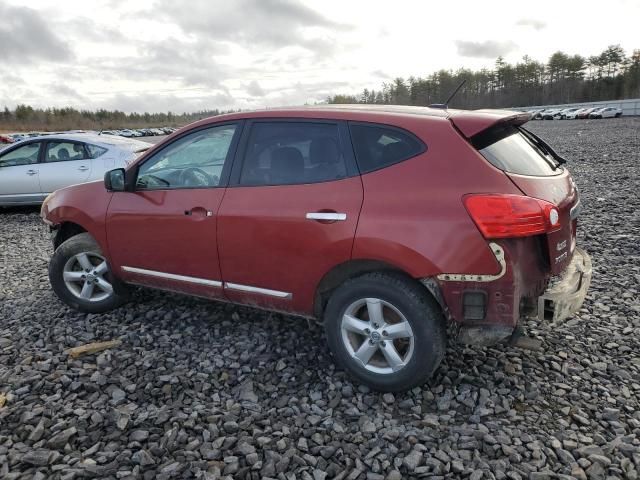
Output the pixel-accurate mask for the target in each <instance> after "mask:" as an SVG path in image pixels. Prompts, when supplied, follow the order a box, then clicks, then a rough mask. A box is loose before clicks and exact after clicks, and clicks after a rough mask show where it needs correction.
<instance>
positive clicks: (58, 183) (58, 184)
mask: <svg viewBox="0 0 640 480" xmlns="http://www.w3.org/2000/svg"><path fill="white" fill-rule="evenodd" d="M38 167H39V170H40V172H39V173H40V175H39V176H40V189H41V190H42V193H43V194H44V195H48V194H49V193H51V192H54V191H56V190H58V189H59V188H63V187H68V186H69V185H76V184H78V183H83V182H86V181H87V180H88V179H89V175H90V174H91V158H90V156H89V154H88V152H87V150H86V148H85V146H84V144H83V143H81V142H73V141H69V140H48V141H47V142H46V144H45V148H44V155H43V156H42V162H41V163H40V165H39V166H38Z"/></svg>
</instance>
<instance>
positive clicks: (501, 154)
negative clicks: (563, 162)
mask: <svg viewBox="0 0 640 480" xmlns="http://www.w3.org/2000/svg"><path fill="white" fill-rule="evenodd" d="M472 143H473V145H474V146H475V147H476V148H477V149H478V151H479V152H480V153H481V154H482V156H483V157H484V158H486V159H487V160H488V161H489V163H491V165H493V166H494V167H496V168H499V169H500V170H502V171H504V172H508V173H515V174H518V175H528V176H534V177H548V176H552V175H557V174H559V173H560V172H562V169H561V168H558V167H557V166H556V162H555V161H554V159H553V158H552V157H551V155H549V153H548V152H546V151H545V150H544V148H541V147H540V146H539V145H537V144H536V142H535V140H533V139H531V138H529V137H528V136H527V135H526V134H525V133H524V132H523V131H522V130H520V129H519V128H517V127H514V126H513V125H507V126H503V127H500V128H494V129H491V130H490V131H488V132H483V133H482V134H480V135H478V136H476V137H474V138H473V139H472Z"/></svg>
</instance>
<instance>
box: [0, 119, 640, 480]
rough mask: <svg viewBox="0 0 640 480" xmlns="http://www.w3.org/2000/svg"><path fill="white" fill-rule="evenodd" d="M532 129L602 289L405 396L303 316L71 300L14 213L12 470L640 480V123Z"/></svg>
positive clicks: (6, 376)
mask: <svg viewBox="0 0 640 480" xmlns="http://www.w3.org/2000/svg"><path fill="white" fill-rule="evenodd" d="M531 128H532V129H533V130H535V131H536V132H537V133H539V134H541V135H542V136H543V137H544V138H546V139H547V140H549V142H550V143H551V144H553V145H555V146H557V148H558V150H559V151H561V152H562V153H564V154H566V156H567V157H568V158H569V163H570V166H571V169H572V171H573V173H574V176H575V178H576V181H577V183H578V185H579V187H580V189H581V192H582V198H583V201H584V210H583V214H582V217H581V219H580V223H581V234H580V240H579V241H580V243H581V245H582V246H583V247H585V248H586V249H587V250H588V251H589V252H590V253H591V255H592V258H593V262H594V278H593V283H592V288H591V291H590V294H589V296H588V298H587V302H586V304H585V305H584V308H583V309H582V310H581V311H580V313H579V315H577V316H576V317H575V318H573V319H571V320H569V321H568V322H566V323H565V324H564V325H563V326H562V327H556V328H550V327H549V326H547V325H537V324H535V323H533V322H532V323H529V324H528V325H527V327H528V329H529V331H530V332H531V333H532V334H533V335H534V336H536V337H538V338H540V339H541V340H542V341H543V350H542V351H541V352H530V351H524V350H518V349H514V348H508V347H506V346H498V347H495V348H465V347H462V346H459V345H455V344H454V345H450V346H449V349H448V352H447V356H446V359H445V361H444V363H443V364H442V366H441V367H440V369H439V370H438V372H437V375H436V377H435V378H434V379H433V380H432V381H431V382H430V383H429V384H428V385H425V386H423V387H422V388H415V389H413V390H411V391H409V392H407V393H404V394H396V395H392V394H384V395H383V394H378V393H375V392H370V391H369V390H368V389H367V388H365V387H363V386H359V385H356V384H353V383H352V382H351V381H350V380H349V378H348V377H347V376H346V375H345V374H344V373H343V372H342V371H340V370H337V369H336V368H335V367H334V364H333V363H332V361H331V358H330V356H329V354H328V351H327V347H326V346H325V343H324V341H323V338H322V330H321V329H320V327H319V326H317V325H313V324H312V325H307V323H306V322H305V321H302V320H299V319H296V318H292V317H286V316H282V315H276V314H267V313H262V312H259V311H256V310H252V309H248V308H238V307H232V306H227V305H220V304H214V303H207V302H204V301H200V300H194V299H188V298H183V297H178V296H169V295H167V294H164V293H156V292H150V291H140V292H138V293H136V298H135V302H133V303H130V304H128V305H127V306H126V307H124V308H120V309H118V310H117V311H115V312H113V313H112V314H109V315H83V314H79V313H75V312H73V311H70V310H69V309H68V308H66V307H64V306H62V304H61V303H60V302H59V301H58V300H57V299H56V298H55V297H54V294H53V292H52V291H51V289H50V288H49V284H48V280H47V274H46V268H47V261H48V258H49V255H50V254H51V247H50V244H49V242H48V239H47V237H46V235H45V232H44V229H43V227H42V225H41V223H40V220H39V218H38V215H37V210H34V209H32V210H24V209H23V210H17V209H13V210H7V211H5V212H2V213H0V245H1V246H2V249H1V251H0V304H1V305H0V392H4V394H5V398H6V404H5V405H4V406H3V407H0V478H3V479H10V478H38V479H44V478H64V479H70V478H78V477H105V478H145V479H151V478H157V479H166V478H193V477H196V478H218V477H221V476H226V477H228V478H240V479H258V478H264V477H273V478H281V479H294V478H301V479H314V480H318V479H324V478H346V479H352V480H355V479H364V478H367V479H382V478H389V479H399V478H406V477H410V476H416V477H431V478H470V479H472V480H480V479H482V478H485V479H492V478H496V479H502V478H509V479H521V478H522V479H524V478H530V479H548V478H560V479H563V478H565V479H568V478H578V479H587V478H588V479H607V478H626V479H629V480H631V479H636V478H638V477H639V475H638V471H640V409H639V407H640V405H639V404H640V355H639V352H638V336H639V335H640V300H639V295H638V292H639V290H640V285H639V284H640V262H639V261H638V260H639V257H640V249H639V247H638V239H639V238H640V229H639V224H640V222H639V221H638V220H639V213H638V211H639V209H640V198H639V197H638V185H639V182H638V173H639V167H638V162H639V160H640V158H639V154H638V152H639V151H640V140H639V135H640V134H639V131H640V118H635V119H620V120H604V121H603V120H595V121H563V122H561V121H554V122H550V121H549V122H535V123H533V124H532V125H531ZM110 339H121V340H122V345H121V346H120V347H117V348H114V349H112V350H109V351H105V352H103V353H100V354H97V355H87V356H84V357H80V358H78V359H76V360H73V359H71V358H70V357H69V356H68V355H67V354H66V353H65V351H66V350H67V349H69V348H70V347H73V346H77V345H81V344H84V343H87V342H92V341H98V340H110ZM1 401H2V400H1V399H0V403H1Z"/></svg>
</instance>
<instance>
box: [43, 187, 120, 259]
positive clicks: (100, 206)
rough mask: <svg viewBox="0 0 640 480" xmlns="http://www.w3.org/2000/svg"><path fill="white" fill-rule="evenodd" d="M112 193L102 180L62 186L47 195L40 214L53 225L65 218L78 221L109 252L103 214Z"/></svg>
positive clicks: (57, 224) (64, 220) (61, 222)
mask: <svg viewBox="0 0 640 480" xmlns="http://www.w3.org/2000/svg"><path fill="white" fill-rule="evenodd" d="M112 195H113V193H111V192H108V191H107V190H106V189H105V188H104V184H103V182H102V181H96V182H91V183H84V184H80V185H73V186H71V187H66V188H62V189H60V190H57V191H55V192H53V193H52V194H51V195H49V196H48V197H47V199H46V200H45V201H44V203H43V204H42V209H41V211H40V216H41V217H42V219H43V221H44V222H45V223H46V224H48V225H50V226H52V227H53V228H56V227H59V226H61V225H62V224H64V223H67V222H68V223H74V224H76V225H79V226H80V227H82V228H83V229H84V230H86V231H87V232H88V233H89V234H90V235H91V236H92V237H93V238H94V239H95V240H96V242H98V245H100V249H101V250H102V252H103V253H104V254H105V255H108V248H107V235H106V228H105V218H106V214H107V208H108V207H109V202H110V201H111V197H112Z"/></svg>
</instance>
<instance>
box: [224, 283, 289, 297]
mask: <svg viewBox="0 0 640 480" xmlns="http://www.w3.org/2000/svg"><path fill="white" fill-rule="evenodd" d="M224 288H228V289H229V290H237V291H239V292H249V293H260V294H262V295H269V296H270V297H277V298H285V299H290V298H291V297H293V295H292V294H291V293H289V292H280V291H279V290H269V289H268V288H259V287H252V286H250V285H240V284H238V283H229V282H224Z"/></svg>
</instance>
